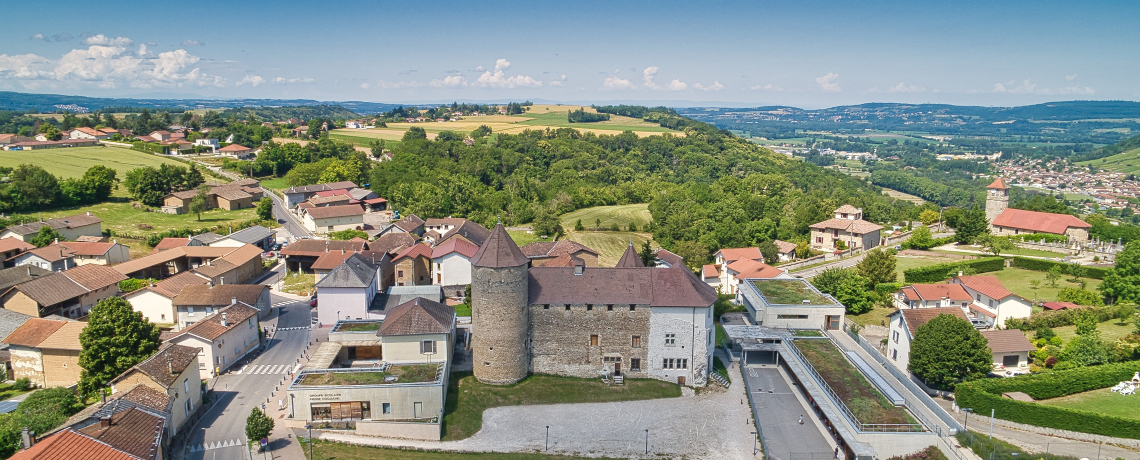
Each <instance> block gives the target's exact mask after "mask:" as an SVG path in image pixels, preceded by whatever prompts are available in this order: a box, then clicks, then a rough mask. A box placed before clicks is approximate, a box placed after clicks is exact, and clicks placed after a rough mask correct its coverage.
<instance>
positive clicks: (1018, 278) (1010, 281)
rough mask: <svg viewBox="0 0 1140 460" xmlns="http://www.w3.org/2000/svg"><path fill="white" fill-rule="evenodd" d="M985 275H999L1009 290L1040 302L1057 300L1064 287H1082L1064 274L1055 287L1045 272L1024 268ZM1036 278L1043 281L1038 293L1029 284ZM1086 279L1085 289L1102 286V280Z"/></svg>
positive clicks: (1094, 290)
mask: <svg viewBox="0 0 1140 460" xmlns="http://www.w3.org/2000/svg"><path fill="white" fill-rule="evenodd" d="M983 275H994V276H997V278H998V280H1000V281H1001V284H1003V285H1005V288H1006V289H1008V290H1009V292H1012V293H1014V294H1017V295H1019V296H1022V297H1025V298H1026V299H1029V300H1036V301H1039V302H1048V301H1051V300H1057V293H1059V292H1061V289H1062V288H1066V287H1075V288H1079V287H1081V286H1080V285H1079V284H1077V283H1075V282H1072V281H1069V280H1071V279H1072V277H1071V276H1068V275H1065V276H1062V277H1061V279H1060V280H1057V286H1056V287H1054V286H1053V285H1051V284H1049V282H1048V281H1045V272H1038V271H1032V270H1025V269H1023V268H1006V269H1004V270H999V271H996V272H992V273H983ZM1034 280H1036V281H1040V282H1041V287H1040V288H1039V289H1037V292H1036V293H1034V292H1033V288H1031V287H1030V286H1029V283H1030V282H1031V281H1034ZM1084 280H1085V282H1086V283H1088V284H1087V285H1086V287H1085V289H1088V290H1090V291H1093V292H1097V291H1096V287H1097V286H1100V283H1101V280H1098V279H1092V278H1084Z"/></svg>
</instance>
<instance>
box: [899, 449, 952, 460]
mask: <svg viewBox="0 0 1140 460" xmlns="http://www.w3.org/2000/svg"><path fill="white" fill-rule="evenodd" d="M887 460H947V459H946V454H943V453H942V451H941V450H938V447H937V446H930V447H927V448H925V449H922V450H920V451H918V452H915V453H913V454H909V455H897V456H894V457H891V458H889V459H887Z"/></svg>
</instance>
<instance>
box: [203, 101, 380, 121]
mask: <svg viewBox="0 0 1140 460" xmlns="http://www.w3.org/2000/svg"><path fill="white" fill-rule="evenodd" d="M234 114H236V115H237V116H238V117H240V118H243V119H244V118H246V117H248V116H249V115H250V114H253V115H255V116H257V118H259V119H261V120H263V121H286V120H288V119H290V118H296V119H298V120H302V121H308V120H312V119H316V118H327V119H332V120H336V119H348V120H350V119H353V118H356V117H357V116H358V115H357V114H356V113H354V112H353V111H351V110H348V109H346V108H344V107H341V106H339V105H302V106H292V107H240V108H235V109H228V110H225V111H223V112H222V113H221V116H222V118H229V117H230V115H234Z"/></svg>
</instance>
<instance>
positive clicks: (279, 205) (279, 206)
mask: <svg viewBox="0 0 1140 460" xmlns="http://www.w3.org/2000/svg"><path fill="white" fill-rule="evenodd" d="M199 164H200V165H202V166H203V167H205V168H208V169H209V170H210V171H213V172H215V173H217V174H220V175H223V176H226V177H228V178H230V179H233V180H238V179H241V178H242V177H241V176H238V175H237V174H234V173H231V172H229V171H223V170H222V168H220V167H217V166H211V165H209V164H206V163H199ZM266 196H268V197H269V199H271V200H273V217H275V218H277V221H278V222H281V226H282V227H284V228H285V231H287V232H289V235H290V240H296V239H297V238H300V237H308V238H313V237H314V235H313V233H312V232H310V231H309V230H307V229H306V228H305V226H304V225H301V221H300V220H298V219H297V216H295V215H293V213H291V212H289V211H288V210H287V209H286V208H285V201H284V200H282V199H281V197H279V196H277V194H276V193H273V192H269V191H267V193H266ZM282 221H284V222H282Z"/></svg>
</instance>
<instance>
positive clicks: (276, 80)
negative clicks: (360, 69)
mask: <svg viewBox="0 0 1140 460" xmlns="http://www.w3.org/2000/svg"><path fill="white" fill-rule="evenodd" d="M313 81H314V80H313V79H312V78H285V77H277V78H274V79H273V83H277V84H279V85H289V84H293V83H312V82H313ZM367 84H368V83H365V85H367ZM365 88H367V86H365Z"/></svg>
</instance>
